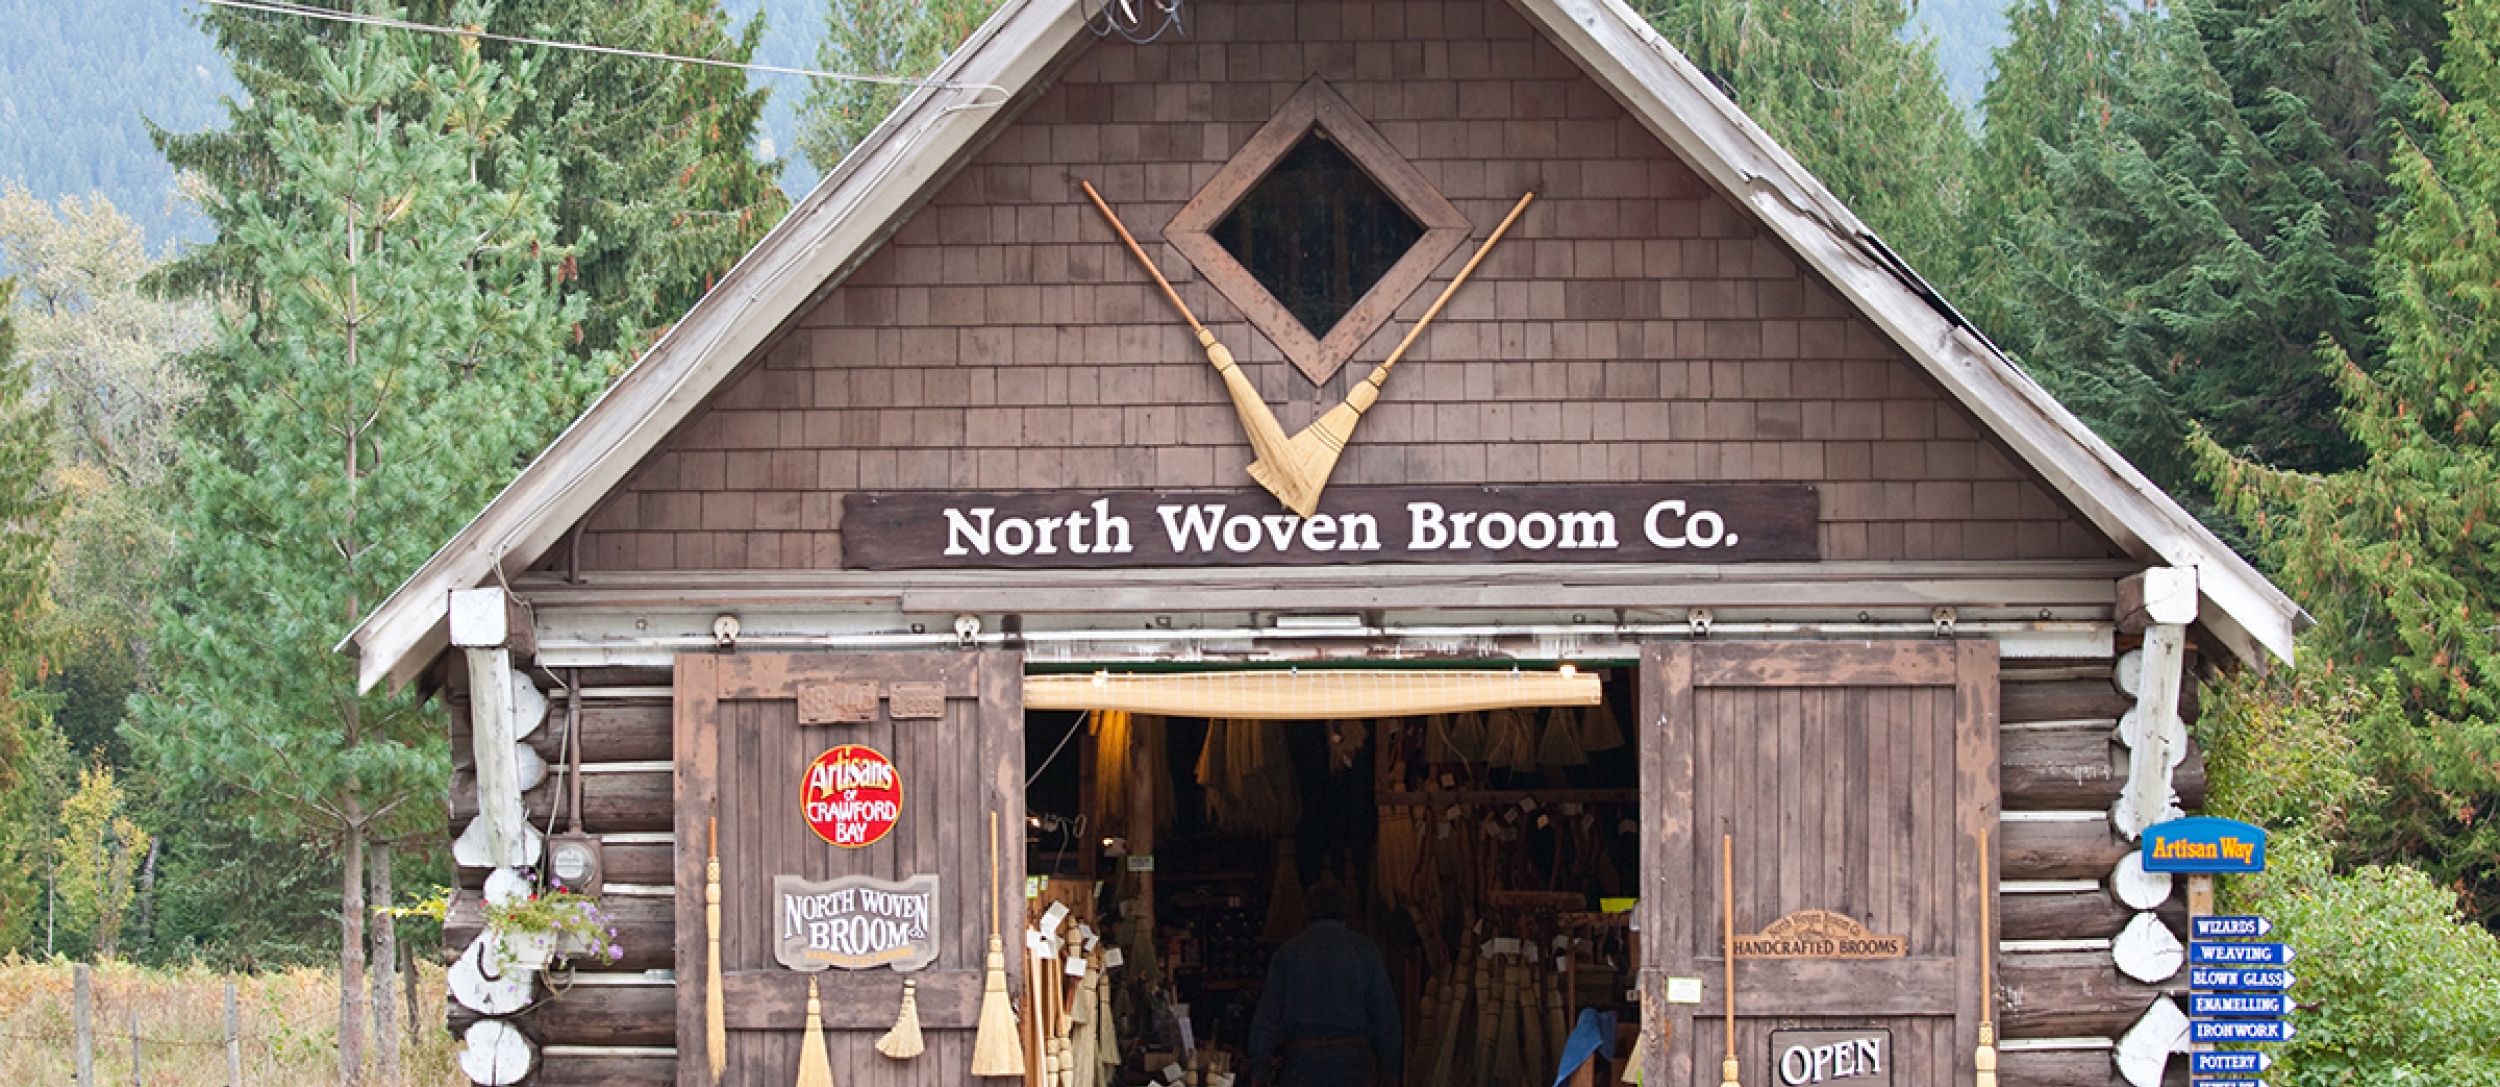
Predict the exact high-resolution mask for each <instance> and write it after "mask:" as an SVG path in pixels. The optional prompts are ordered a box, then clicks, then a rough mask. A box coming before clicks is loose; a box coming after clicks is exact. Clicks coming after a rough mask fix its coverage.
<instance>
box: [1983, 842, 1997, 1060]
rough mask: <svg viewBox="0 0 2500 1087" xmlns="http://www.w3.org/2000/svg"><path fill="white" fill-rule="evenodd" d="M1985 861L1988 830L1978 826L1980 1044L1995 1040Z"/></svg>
mask: <svg viewBox="0 0 2500 1087" xmlns="http://www.w3.org/2000/svg"><path fill="white" fill-rule="evenodd" d="M1988 859H1989V858H1988V828H1986V827H1981V828H1979V1034H1980V1039H1981V1044H1983V1045H1986V1044H1993V1042H1994V1041H1995V1037H1996V1017H1997V1013H1996V1004H1997V1002H1996V984H1995V982H1994V981H1993V980H1992V979H1993V977H1994V975H1993V974H1992V973H1991V970H1992V969H1993V967H1994V965H1995V964H1994V963H1992V962H1990V961H1989V952H1991V951H1993V950H1995V948H1993V947H1991V946H1989V945H1991V944H1994V943H1996V936H1995V933H1994V931H1993V930H1991V929H1990V928H1989V927H1988V905H1989V903H1988V900H1989V899H1992V898H1995V897H1996V890H1995V888H1992V887H1990V886H1989V885H1988Z"/></svg>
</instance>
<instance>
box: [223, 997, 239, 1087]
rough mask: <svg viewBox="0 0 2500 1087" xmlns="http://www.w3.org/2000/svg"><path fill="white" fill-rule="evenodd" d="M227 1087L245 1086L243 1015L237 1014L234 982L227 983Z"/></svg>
mask: <svg viewBox="0 0 2500 1087" xmlns="http://www.w3.org/2000/svg"><path fill="white" fill-rule="evenodd" d="M226 1087H243V1017H242V1016H239V1015H237V1014H235V1008H234V983H233V982H231V981H229V982H227V983H226Z"/></svg>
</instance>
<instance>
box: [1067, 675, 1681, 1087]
mask: <svg viewBox="0 0 2500 1087" xmlns="http://www.w3.org/2000/svg"><path fill="white" fill-rule="evenodd" d="M1632 675H1633V670H1631V669H1610V670H1605V671H1603V672H1602V673H1600V680H1601V683H1602V691H1603V698H1602V700H1601V701H1600V703H1599V704H1597V705H1574V706H1529V707H1518V708H1504V709H1493V710H1487V711H1480V712H1471V713H1451V714H1433V715H1427V716H1413V717H1378V718H1365V719H1335V720H1244V719H1220V718H1219V719H1213V720H1210V719H1208V718H1204V717H1186V716H1169V715H1148V714H1143V713H1128V712H1120V711H1101V710H1094V711H1042V710H1034V711H1029V712H1028V714H1027V717H1026V723H1025V737H1026V764H1025V765H1026V767H1027V772H1028V774H1029V775H1030V777H1031V781H1030V783H1029V784H1028V786H1027V789H1026V804H1027V808H1028V816H1027V820H1026V822H1027V828H1026V830H1027V838H1026V841H1027V852H1026V858H1025V865H1026V872H1027V873H1028V879H1027V892H1028V895H1027V900H1028V905H1029V906H1030V909H1029V911H1028V913H1029V917H1028V921H1029V925H1030V931H1029V932H1028V935H1027V937H1026V948H1025V954H1026V957H1027V962H1026V965H1027V967H1028V973H1029V975H1030V976H1032V977H1033V978H1035V979H1036V981H1035V982H1034V983H1033V984H1032V985H1031V986H1030V987H1029V990H1028V992H1027V993H1026V994H1025V996H1026V997H1027V1001H1025V1002H1022V1003H1025V1005H1026V1006H1028V1007H1032V1008H1034V1009H1035V1013H1034V1014H1032V1015H1028V1016H1027V1017H1026V1019H1027V1023H1026V1025H1025V1031H1026V1035H1027V1048H1028V1052H1029V1054H1030V1056H1031V1057H1032V1059H1031V1060H1030V1061H1029V1062H1028V1069H1029V1070H1030V1071H1029V1074H1028V1077H1027V1079H1028V1082H1030V1083H1033V1084H1036V1085H1037V1087H1110V1085H1137V1084H1146V1083H1181V1084H1187V1085H1190V1087H1233V1085H1234V1084H1235V1082H1236V1081H1238V1083H1239V1085H1240V1087H1248V1084H1249V1082H1250V1079H1251V1077H1250V1076H1249V1074H1248V1069H1247V1064H1248V1060H1247V1051H1248V1042H1249V1035H1250V1027H1251V1020H1252V1016H1253V1014H1254V1012H1255V1011H1256V1009H1257V1006H1258V1000H1259V995H1260V989H1261V987H1262V984H1263V982H1264V980H1265V978H1266V973H1267V968H1268V962H1269V958H1270V956H1271V955H1272V954H1273V953H1274V951H1275V950H1276V948H1277V947H1278V946H1279V945H1280V944H1282V943H1283V942H1284V941H1285V940H1287V939H1289V938H1291V937H1293V936H1294V935H1296V934H1298V933H1300V932H1301V931H1303V929H1304V927H1305V925H1306V923H1307V917H1306V912H1305V900H1306V897H1307V896H1308V895H1309V893H1310V890H1311V888H1312V887H1313V886H1314V885H1316V884H1318V883H1319V882H1321V881H1323V880H1325V881H1333V882H1334V883H1336V884H1337V885H1338V886H1339V887H1341V888H1342V889H1343V890H1344V891H1345V892H1346V897H1347V899H1348V901H1349V902H1350V903H1351V909H1350V910H1349V916H1348V918H1347V924H1348V927H1350V928H1352V929H1354V930H1355V931H1357V932H1360V933H1362V934H1364V935H1366V936H1368V937H1370V938H1371V939H1372V941H1374V942H1375V943H1376V944H1377V945H1378V946H1379V948H1380V949H1381V952H1382V954H1383V957H1384V959H1385V960H1386V962H1387V965H1388V969H1389V976H1390V979H1391V984H1392V987H1393V988H1394V989H1395V991H1396V993H1397V1002H1398V1008H1399V1014H1400V1016H1401V1018H1402V1020H1403V1022H1402V1024H1401V1026H1402V1030H1401V1034H1402V1037H1403V1041H1404V1050H1405V1057H1404V1062H1405V1069H1406V1074H1405V1079H1404V1082H1405V1083H1406V1084H1408V1085H1410V1087H1529V1085H1533V1087H1546V1085H1549V1084H1552V1083H1555V1082H1556V1078H1557V1071H1558V1066H1559V1065H1560V1064H1561V1063H1562V1062H1563V1060H1564V1058H1565V1053H1566V1045H1565V1041H1566V1039H1567V1038H1568V1037H1569V1036H1570V1034H1571V1032H1572V1031H1573V1030H1574V1029H1575V1027H1579V1026H1580V1025H1581V1012H1582V1011H1583V1010H1584V1009H1594V1010H1595V1011H1596V1012H1598V1013H1599V1014H1600V1015H1602V1016H1611V1017H1612V1019H1611V1021H1607V1020H1597V1021H1593V1023H1592V1028H1593V1029H1594V1030H1596V1031H1598V1032H1600V1033H1602V1034H1603V1035H1604V1036H1605V1037H1607V1038H1608V1039H1610V1040H1612V1041H1613V1042H1614V1043H1615V1044H1614V1045H1612V1046H1610V1047H1609V1048H1611V1050H1612V1053H1613V1054H1614V1055H1615V1056H1617V1057H1619V1058H1629V1057H1630V1053H1629V1050H1630V1049H1631V1046H1632V1044H1633V1042H1634V1037H1633V1036H1634V1034H1635V1033H1636V1029H1635V1023H1636V1017H1635V1014H1634V1013H1635V1008H1634V1005H1633V1004H1632V1003H1630V1002H1628V1001H1627V1000H1626V999H1625V996H1626V991H1627V990H1628V989H1629V988H1630V987H1631V986H1632V984H1633V983H1634V974H1633V964H1634V962H1635V961H1636V959H1637V947H1636V944H1635V941H1636V940H1637V939H1638V935H1637V934H1636V933H1634V932H1633V931H1631V927H1632V926H1631V923H1630V922H1631V917H1632V914H1631V902H1632V896H1633V895H1634V893H1635V892H1634V887H1635V885H1636V877H1637V874H1638V847H1637V846H1638V843H1637V838H1636V835H1635V834H1634V833H1633V831H1634V828H1635V826H1636V821H1637V817H1638V813H1639V772H1638V766H1639V761H1638V759H1637V758H1636V755H1635V751H1634V743H1635V739H1636V736H1637V730H1636V729H1634V728H1633V727H1632V720H1631V716H1630V709H1631V707H1632V706H1633V704H1634V697H1633V695H1634V691H1633V689H1632ZM1045 956H1046V957H1045ZM1043 979H1047V980H1043ZM1575 1063H1576V1062H1575ZM1627 1063H1629V1061H1628V1059H1615V1060H1609V1059H1606V1058H1604V1057H1600V1058H1599V1059H1597V1060H1594V1061H1590V1062H1587V1063H1586V1064H1585V1065H1578V1066H1577V1074H1576V1075H1573V1076H1568V1077H1567V1081H1568V1082H1573V1083H1585V1084H1589V1085H1591V1087H1604V1085H1608V1084H1614V1083H1618V1082H1621V1078H1620V1077H1621V1075H1622V1069H1623V1067H1624V1066H1625V1065H1626V1064H1627Z"/></svg>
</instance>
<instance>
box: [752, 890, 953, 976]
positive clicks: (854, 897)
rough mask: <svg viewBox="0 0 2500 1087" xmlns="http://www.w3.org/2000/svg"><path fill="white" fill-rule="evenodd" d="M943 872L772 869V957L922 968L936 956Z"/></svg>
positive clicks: (835, 965) (808, 969)
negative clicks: (834, 874)
mask: <svg viewBox="0 0 2500 1087" xmlns="http://www.w3.org/2000/svg"><path fill="white" fill-rule="evenodd" d="M937 904H938V877H937V876H935V875H934V874H932V875H922V876H913V877H911V878H910V879H907V880H904V881H902V882H900V883H894V882H890V881H887V880H881V879H875V878H872V877H869V876H843V877H841V878H839V879H835V880H832V881H830V882H826V883H815V882H811V881H809V880H806V879H802V878H800V877H798V876H774V877H773V933H774V936H773V958H774V959H775V960H777V961H779V962H780V963H781V965H783V966H787V967H789V968H790V969H792V970H798V971H801V972H804V973H814V972H816V971H819V970H825V969H841V970H872V969H875V968H877V967H880V966H887V967H892V968H894V969H895V970H898V971H904V972H909V971H913V970H918V969H920V968H921V967H923V966H927V965H929V964H930V963H932V962H935V961H937V921H938V916H937Z"/></svg>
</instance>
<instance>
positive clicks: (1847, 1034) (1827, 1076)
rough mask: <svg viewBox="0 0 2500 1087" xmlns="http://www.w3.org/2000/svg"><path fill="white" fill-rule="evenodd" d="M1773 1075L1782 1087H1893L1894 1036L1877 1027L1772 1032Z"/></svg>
mask: <svg viewBox="0 0 2500 1087" xmlns="http://www.w3.org/2000/svg"><path fill="white" fill-rule="evenodd" d="M1771 1075H1772V1077H1773V1080H1774V1082H1777V1083H1779V1084H1781V1085H1782V1087H1801V1085H1803V1084H1808V1083H1844V1084H1847V1085H1848V1087H1892V1032H1891V1031H1889V1030H1883V1029H1880V1028H1875V1027H1867V1028H1863V1029H1855V1030H1775V1031H1772V1032H1771Z"/></svg>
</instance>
